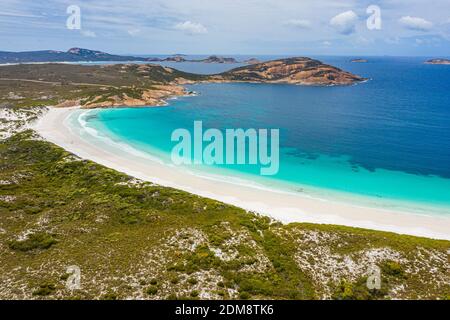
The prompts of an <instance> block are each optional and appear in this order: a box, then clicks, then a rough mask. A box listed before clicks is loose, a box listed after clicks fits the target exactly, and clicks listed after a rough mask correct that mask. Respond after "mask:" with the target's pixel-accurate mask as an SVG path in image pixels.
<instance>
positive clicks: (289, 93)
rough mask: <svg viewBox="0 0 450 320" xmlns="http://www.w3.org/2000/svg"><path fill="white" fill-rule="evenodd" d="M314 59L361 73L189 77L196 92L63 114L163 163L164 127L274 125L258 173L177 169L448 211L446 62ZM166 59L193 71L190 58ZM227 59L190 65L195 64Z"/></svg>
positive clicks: (166, 154)
mask: <svg viewBox="0 0 450 320" xmlns="http://www.w3.org/2000/svg"><path fill="white" fill-rule="evenodd" d="M317 58H318V59H319V60H322V61H323V62H326V63H330V64H332V65H335V66H338V67H341V68H343V69H344V70H347V71H350V72H353V73H355V74H358V75H361V76H364V77H367V78H369V79H370V80H369V81H367V82H365V83H361V84H358V85H354V86H347V87H337V86H336V87H305V86H294V85H284V84H243V83H239V84H198V85H191V86H189V88H188V89H189V90H192V91H195V92H197V93H198V95H197V96H194V97H182V98H178V99H175V100H170V101H169V105H168V106H164V107H156V108H122V109H104V110H90V111H79V112H77V113H74V114H73V119H72V121H71V123H72V124H73V125H76V126H83V127H84V128H85V129H88V132H91V133H92V139H96V138H98V136H99V135H100V136H101V137H102V138H103V139H104V138H107V139H111V140H113V141H116V142H120V143H121V144H123V145H127V146H131V147H132V148H133V149H135V150H138V151H140V152H144V153H147V154H149V155H151V156H152V157H154V158H157V159H159V160H160V161H164V162H166V163H168V164H170V163H171V160H170V152H171V150H172V148H173V146H174V145H175V143H174V142H172V141H171V134H172V132H173V130H175V129H177V128H185V129H188V130H191V131H192V130H193V123H194V121H202V122H203V127H204V128H205V130H206V129H208V128H217V129H220V130H225V129H227V128H243V129H248V128H255V129H260V128H264V129H279V130H280V170H279V172H278V174H276V175H275V176H260V175H259V169H260V168H259V167H258V166H252V165H220V166H219V165H217V166H214V167H212V166H206V165H192V166H190V167H188V168H186V169H187V170H189V172H191V173H193V174H203V175H205V174H206V175H207V174H214V175H218V176H220V177H223V179H226V180H227V181H236V183H246V182H249V183H253V184H258V185H261V186H264V187H268V188H273V189H277V190H286V191H289V192H298V193H302V194H306V195H311V196H314V197H319V198H324V199H329V198H332V199H335V200H342V201H351V202H354V203H357V204H361V205H370V206H377V207H384V208H389V209H401V210H408V211H415V212H419V213H422V214H445V215H450V66H445V65H426V64H423V61H424V60H426V58H417V57H414V58H408V57H395V58H393V57H367V59H368V62H367V63H351V62H350V60H351V59H352V57H317ZM263 60H267V58H266V59H263ZM171 66H173V67H178V68H179V69H184V71H190V72H196V69H195V68H196V66H195V65H193V64H190V63H181V64H180V63H179V64H176V63H175V64H174V65H171ZM208 66H210V67H208ZM231 67H233V65H220V67H217V65H209V64H199V65H198V68H201V70H200V69H199V70H198V71H197V72H199V73H215V72H218V71H217V70H218V68H220V71H224V70H225V69H226V68H231ZM186 68H187V69H186ZM208 68H210V69H208ZM80 120H81V121H80ZM127 150H128V151H127ZM129 150H130V149H129V148H127V149H125V148H124V152H129Z"/></svg>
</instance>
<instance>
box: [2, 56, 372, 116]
mask: <svg viewBox="0 0 450 320" xmlns="http://www.w3.org/2000/svg"><path fill="white" fill-rule="evenodd" d="M1 71H2V72H1V77H0V81H1V82H10V83H17V88H19V90H17V92H15V93H14V98H15V99H7V102H10V103H11V102H14V103H17V102H21V101H20V100H21V99H17V97H20V96H24V95H25V93H24V92H25V91H26V92H27V96H28V97H27V99H25V100H27V101H28V100H29V99H30V93H33V92H34V94H32V96H33V99H37V100H36V102H35V103H36V104H41V103H42V104H46V105H55V106H58V107H70V106H79V105H81V106H82V107H83V108H99V107H121V106H133V107H135V106H160V105H164V104H165V100H166V99H169V98H171V97H176V96H182V95H186V94H192V93H190V92H187V91H186V90H185V89H184V88H183V87H182V85H184V84H194V83H200V82H203V83H207V82H213V83H214V82H215V83H218V82H219V83H220V82H254V83H286V84H296V85H318V86H330V85H351V84H355V83H359V82H362V81H364V80H365V79H364V78H362V77H360V76H357V75H354V74H351V73H349V72H346V71H343V70H341V69H338V68H336V67H333V66H330V65H327V64H323V63H322V62H320V61H318V60H313V59H310V58H288V59H281V60H274V61H269V62H264V63H259V64H254V65H250V66H244V67H240V68H235V69H232V70H230V71H227V72H224V73H221V74H216V75H198V74H192V73H187V72H182V71H179V70H176V69H173V68H168V67H164V66H160V65H156V64H132V63H129V64H111V65H101V66H92V65H91V66H83V65H75V64H57V63H53V64H39V65H30V64H19V65H10V66H3V67H1ZM21 87H23V90H21V89H20V88H21ZM34 89H35V90H34ZM22 91H23V92H22ZM43 92H44V93H46V94H43ZM42 97H44V98H42ZM17 100H19V101H17ZM24 102H25V101H24Z"/></svg>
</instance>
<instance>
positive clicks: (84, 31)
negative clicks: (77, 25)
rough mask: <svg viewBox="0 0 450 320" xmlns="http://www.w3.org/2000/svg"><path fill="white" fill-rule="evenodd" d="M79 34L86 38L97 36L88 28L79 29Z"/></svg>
mask: <svg viewBox="0 0 450 320" xmlns="http://www.w3.org/2000/svg"><path fill="white" fill-rule="evenodd" d="M81 34H82V35H83V36H85V37H88V38H95V37H97V35H96V34H95V32H94V31H89V30H83V31H81Z"/></svg>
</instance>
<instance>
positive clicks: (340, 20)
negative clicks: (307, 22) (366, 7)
mask: <svg viewBox="0 0 450 320" xmlns="http://www.w3.org/2000/svg"><path fill="white" fill-rule="evenodd" d="M357 21H358V16H357V15H356V13H355V12H353V11H352V10H349V11H345V12H342V13H340V14H338V15H337V16H334V17H333V18H331V20H330V26H332V27H333V28H335V29H336V30H337V32H339V33H341V34H345V35H348V34H351V33H353V32H355V28H356V22H357Z"/></svg>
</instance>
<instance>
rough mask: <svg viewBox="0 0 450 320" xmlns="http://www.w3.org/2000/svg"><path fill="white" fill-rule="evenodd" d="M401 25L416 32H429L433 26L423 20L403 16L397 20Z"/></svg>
mask: <svg viewBox="0 0 450 320" xmlns="http://www.w3.org/2000/svg"><path fill="white" fill-rule="evenodd" d="M399 22H400V24H401V25H403V26H404V27H405V28H406V29H410V30H416V31H430V30H431V28H433V24H432V23H431V22H430V21H427V20H425V19H423V18H418V17H411V16H405V17H401V18H400V19H399Z"/></svg>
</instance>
